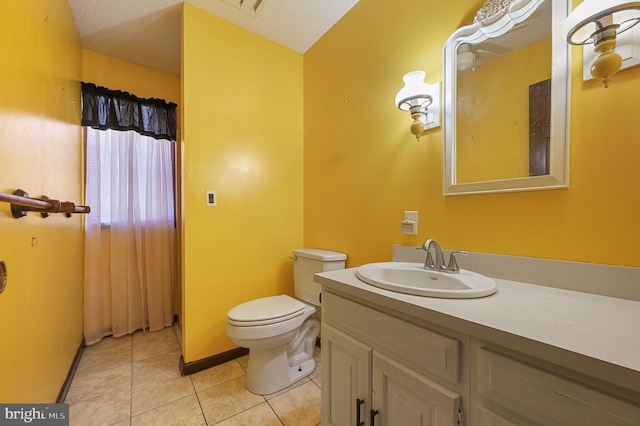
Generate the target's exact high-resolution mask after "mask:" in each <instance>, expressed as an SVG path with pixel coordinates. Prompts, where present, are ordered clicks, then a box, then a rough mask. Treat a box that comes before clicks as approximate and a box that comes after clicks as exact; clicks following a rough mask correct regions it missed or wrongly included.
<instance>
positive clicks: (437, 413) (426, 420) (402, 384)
mask: <svg viewBox="0 0 640 426" xmlns="http://www.w3.org/2000/svg"><path fill="white" fill-rule="evenodd" d="M372 375H373V388H372V394H373V395H372V396H373V408H374V410H377V413H375V412H374V413H375V416H373V419H374V422H375V423H374V422H372V425H373V424H375V426H398V425H402V426H428V425H433V426H452V425H459V424H464V423H463V419H462V411H461V408H460V400H461V397H460V395H458V394H457V393H456V392H454V391H452V390H450V389H448V388H446V387H444V386H442V385H440V384H438V383H436V382H434V381H433V380H431V379H429V378H427V377H425V376H423V375H421V374H419V373H416V372H415V371H413V370H410V369H408V368H406V367H404V366H402V365H400V364H398V363H397V362H395V361H394V360H392V359H391V358H388V357H386V356H385V355H383V354H380V353H378V352H374V353H373V374H372Z"/></svg>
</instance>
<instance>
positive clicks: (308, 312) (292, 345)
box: [227, 249, 347, 395]
mask: <svg viewBox="0 0 640 426" xmlns="http://www.w3.org/2000/svg"><path fill="white" fill-rule="evenodd" d="M293 255H294V256H293V259H294V266H293V270H294V273H293V280H294V285H295V293H296V297H298V298H299V299H302V300H304V301H305V302H308V303H310V304H311V305H309V304H307V303H303V302H301V301H299V300H296V299H294V298H292V297H290V296H287V295H284V294H283V295H280V296H270V297H263V298H260V299H255V300H250V301H248V302H245V303H242V304H240V305H238V306H236V307H235V308H233V309H231V310H229V312H227V336H229V338H230V339H231V340H232V341H233V342H234V343H236V344H237V345H238V346H241V347H243V348H249V367H248V369H247V377H246V383H247V389H249V391H251V392H253V393H255V394H258V395H265V394H270V393H274V392H277V391H279V390H281V389H284V388H286V387H287V386H289V385H290V384H292V383H293V382H295V381H297V380H300V379H302V378H303V377H306V376H308V375H309V374H311V373H312V372H313V371H314V370H315V368H316V363H315V361H314V359H313V349H314V347H315V343H316V339H317V337H318V333H319V332H320V321H319V318H318V315H317V314H316V308H315V307H314V306H320V302H321V301H320V288H321V287H320V284H317V283H316V282H315V281H314V276H313V275H314V274H315V273H317V272H326V271H334V270H336V269H344V266H345V260H346V259H347V256H346V255H345V254H343V253H337V252H334V251H328V250H318V249H298V250H293Z"/></svg>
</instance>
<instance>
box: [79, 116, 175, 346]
mask: <svg viewBox="0 0 640 426" xmlns="http://www.w3.org/2000/svg"><path fill="white" fill-rule="evenodd" d="M85 129H86V132H87V133H86V138H85V139H86V170H85V173H86V203H87V204H88V205H89V206H90V207H91V213H90V214H88V215H87V217H86V218H85V268H84V270H85V272H84V277H85V278H84V281H85V284H84V287H85V294H84V335H85V341H86V344H88V345H90V344H93V343H97V342H98V341H100V339H101V338H103V337H104V336H107V335H113V336H116V337H117V336H122V335H125V334H128V333H132V332H134V331H136V330H138V329H146V328H148V329H149V330H158V329H161V328H163V327H165V326H170V325H171V324H172V322H173V318H174V314H175V313H176V312H177V306H176V300H177V298H176V291H177V286H176V260H175V259H176V254H175V249H176V247H175V214H174V190H173V182H174V179H173V160H172V158H174V157H173V156H174V149H175V143H173V142H171V141H168V140H163V139H153V138H151V137H148V136H143V135H141V134H139V133H136V132H134V131H116V130H96V129H92V128H85Z"/></svg>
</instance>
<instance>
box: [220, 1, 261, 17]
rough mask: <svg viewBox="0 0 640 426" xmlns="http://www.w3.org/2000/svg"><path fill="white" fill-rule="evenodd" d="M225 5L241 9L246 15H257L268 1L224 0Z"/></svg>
mask: <svg viewBox="0 0 640 426" xmlns="http://www.w3.org/2000/svg"><path fill="white" fill-rule="evenodd" d="M222 1H223V2H224V3H227V4H230V5H231V6H234V7H235V8H237V9H240V10H241V11H243V12H244V13H246V14H249V15H257V14H258V12H259V10H260V8H261V7H262V6H264V4H265V3H266V2H267V0H222Z"/></svg>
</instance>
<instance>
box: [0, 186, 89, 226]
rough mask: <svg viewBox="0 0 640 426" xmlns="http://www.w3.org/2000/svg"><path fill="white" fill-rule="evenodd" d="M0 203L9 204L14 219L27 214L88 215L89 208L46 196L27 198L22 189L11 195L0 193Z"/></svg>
mask: <svg viewBox="0 0 640 426" xmlns="http://www.w3.org/2000/svg"><path fill="white" fill-rule="evenodd" d="M0 201H3V202H5V203H11V214H12V215H13V217H15V218H16V219H19V218H21V217H23V216H26V215H27V212H30V211H32V212H40V214H41V215H42V217H47V216H49V213H66V215H67V217H71V214H72V213H89V212H90V211H91V208H90V207H89V206H77V205H75V204H74V203H72V202H70V201H58V200H53V199H50V198H48V197H46V196H42V197H41V198H29V194H27V193H26V192H25V191H23V190H22V189H16V190H15V191H13V194H5V193H2V192H0Z"/></svg>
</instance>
